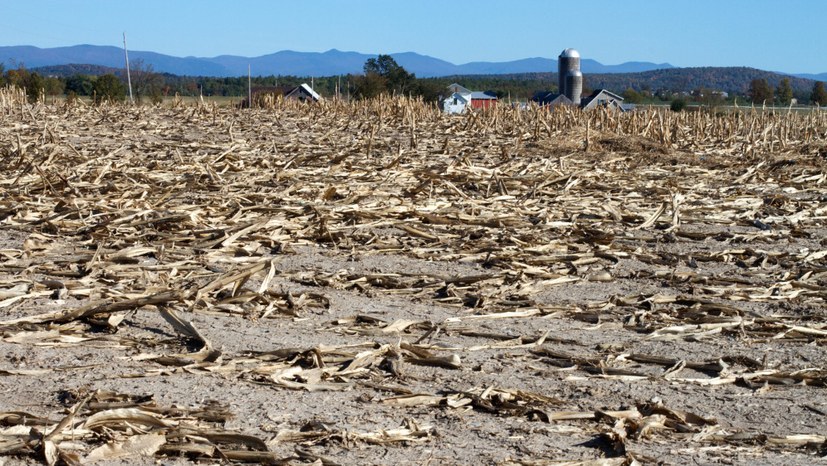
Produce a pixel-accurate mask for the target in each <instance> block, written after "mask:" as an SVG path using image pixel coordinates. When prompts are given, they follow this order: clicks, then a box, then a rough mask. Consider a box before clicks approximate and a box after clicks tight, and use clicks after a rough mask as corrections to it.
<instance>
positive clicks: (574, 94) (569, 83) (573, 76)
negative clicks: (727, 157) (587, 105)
mask: <svg viewBox="0 0 827 466" xmlns="http://www.w3.org/2000/svg"><path fill="white" fill-rule="evenodd" d="M582 93H583V73H581V72H580V70H575V71H569V73H568V74H567V75H566V97H568V98H569V100H571V101H572V102H574V105H580V95H581V94H582Z"/></svg>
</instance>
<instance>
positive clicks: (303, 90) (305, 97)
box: [284, 83, 322, 102]
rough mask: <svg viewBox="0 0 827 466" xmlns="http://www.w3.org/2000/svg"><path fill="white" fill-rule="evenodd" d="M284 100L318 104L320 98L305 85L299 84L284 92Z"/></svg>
mask: <svg viewBox="0 0 827 466" xmlns="http://www.w3.org/2000/svg"><path fill="white" fill-rule="evenodd" d="M284 98H285V99H292V100H298V101H301V102H318V101H320V100H322V96H320V95H319V94H317V93H316V91H314V90H313V88H312V87H310V86H309V85H308V84H307V83H301V84H300V85H298V86H296V87H294V88H293V89H292V90H290V92H286V93H285V94H284Z"/></svg>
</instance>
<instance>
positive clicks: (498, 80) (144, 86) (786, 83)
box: [0, 55, 827, 105]
mask: <svg viewBox="0 0 827 466" xmlns="http://www.w3.org/2000/svg"><path fill="white" fill-rule="evenodd" d="M362 71H363V73H362V74H348V75H342V76H327V77H320V78H313V87H314V89H315V90H316V91H317V92H319V93H320V94H322V95H324V96H333V95H338V96H341V97H342V98H345V99H350V98H356V99H361V98H371V97H375V96H377V95H379V94H383V93H384V94H404V95H409V96H412V97H420V98H422V99H423V100H425V101H427V102H434V101H437V100H438V99H439V98H440V97H441V96H442V95H445V94H447V92H448V91H447V87H448V85H449V84H451V83H453V82H459V83H461V84H462V85H463V86H465V87H467V88H469V89H475V90H485V91H489V92H493V93H494V94H496V95H497V97H499V98H501V99H504V98H508V97H510V98H511V99H513V100H515V101H520V100H527V99H530V98H532V97H533V96H534V95H535V94H536V93H537V92H540V91H555V90H556V82H557V78H556V73H521V74H512V75H474V76H448V77H440V78H417V77H416V75H415V74H414V73H410V72H408V71H407V70H406V69H405V68H404V67H402V66H400V65H399V64H398V63H397V62H396V61H395V60H394V59H393V58H392V57H391V56H389V55H379V56H377V57H376V58H370V59H368V60H367V61H366V62H365V64H364V67H363V70H362ZM130 75H131V80H132V91H133V96H134V98H135V99H136V100H137V101H138V102H143V101H149V102H153V103H157V102H160V101H162V100H163V99H164V97H168V96H174V95H180V96H198V95H203V96H224V97H243V96H246V95H247V86H248V81H247V77H197V76H176V75H172V74H168V73H158V72H156V71H154V69H153V67H152V66H151V65H149V64H146V63H144V62H142V61H140V60H138V61H136V62H134V63H133V64H132V65H131V66H130ZM126 80H127V77H126V73H125V72H124V70H121V69H115V68H106V67H101V66H95V65H65V66H57V67H44V68H41V69H38V70H35V71H29V70H27V69H26V68H25V67H23V66H18V67H17V68H14V69H9V70H5V68H4V67H3V66H2V65H0V86H2V85H5V84H12V85H16V86H19V87H22V88H24V89H26V92H27V94H28V95H29V97H30V98H31V99H32V100H35V99H38V98H40V97H42V96H60V95H65V96H67V97H68V98H74V97H77V96H88V97H91V98H93V99H94V100H95V101H101V100H113V101H122V100H124V99H125V98H126V95H127V90H126V85H125V84H126ZM307 81H308V78H302V77H297V76H260V77H254V78H252V85H253V86H254V87H268V88H273V87H278V86H297V85H299V84H301V83H303V82H307ZM747 83H748V84H747ZM809 86H812V87H809ZM583 87H584V89H583V90H584V95H588V94H589V93H590V92H591V91H592V90H593V89H598V88H606V89H610V90H613V91H615V92H617V93H619V94H622V95H623V97H624V98H625V99H626V100H627V101H628V102H630V103H646V102H658V101H660V102H671V101H674V100H681V99H682V100H687V99H689V100H694V101H696V102H698V103H700V104H703V105H717V104H720V103H724V100H725V99H724V95H725V94H724V91H725V92H727V93H728V94H729V99H730V101H731V100H732V98H733V97H735V96H738V97H741V98H746V99H748V100H749V101H751V102H753V103H755V104H759V105H760V104H768V105H770V104H778V105H788V104H789V103H790V102H791V100H792V99H793V98H796V99H797V100H798V102H799V103H802V104H804V103H814V104H818V105H827V96H825V90H824V83H823V82H820V81H816V82H813V81H811V80H805V79H801V78H789V77H781V76H780V75H777V74H775V73H769V72H764V71H760V70H755V69H751V68H682V69H668V70H653V71H648V72H643V73H623V74H587V75H586V76H585V77H584V86H583Z"/></svg>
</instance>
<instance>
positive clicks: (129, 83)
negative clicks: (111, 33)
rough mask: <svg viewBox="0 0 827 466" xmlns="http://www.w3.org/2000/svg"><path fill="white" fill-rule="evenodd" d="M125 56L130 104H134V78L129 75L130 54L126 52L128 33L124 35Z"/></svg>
mask: <svg viewBox="0 0 827 466" xmlns="http://www.w3.org/2000/svg"><path fill="white" fill-rule="evenodd" d="M123 56H124V58H125V59H126V82H127V84H128V85H129V103H130V104H134V103H135V101H134V100H133V99H132V76H130V74H129V53H128V52H127V51H126V32H124V33H123Z"/></svg>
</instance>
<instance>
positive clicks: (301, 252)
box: [0, 100, 827, 465]
mask: <svg viewBox="0 0 827 466" xmlns="http://www.w3.org/2000/svg"><path fill="white" fill-rule="evenodd" d="M498 112H499V113H498V114H497V115H496V116H495V115H477V116H474V115H472V116H464V117H447V116H442V115H439V114H438V113H437V112H435V111H433V110H427V109H424V108H420V107H417V106H416V105H414V104H411V103H410V102H406V101H404V100H392V101H390V102H388V101H385V102H384V103H382V104H381V106H379V105H376V104H374V105H372V106H370V105H345V104H341V105H337V104H325V105H321V106H316V107H303V106H292V105H286V104H285V105H284V106H281V107H278V108H274V109H269V110H253V111H249V110H244V111H242V110H234V109H221V108H214V107H213V108H211V107H206V106H183V105H182V106H178V107H174V108H160V107H158V108H151V107H138V108H126V107H117V106H112V107H109V106H103V107H85V106H72V105H67V106H63V107H57V106H43V105H35V106H25V107H19V108H18V107H11V106H10V107H7V108H3V109H2V114H1V115H0V158H2V162H0V169H1V171H0V173H2V175H0V190H1V191H0V192H2V200H0V335H1V336H2V338H0V393H2V396H0V452H3V456H0V464H18V463H22V464H25V463H33V462H64V463H72V462H75V461H77V462H81V463H87V462H92V461H93V460H95V459H96V458H97V461H98V463H100V464H154V463H156V462H161V463H163V464H188V463H190V462H224V461H230V462H236V461H247V462H262V463H271V464H393V463H396V464H553V463H555V462H558V461H560V462H563V461H568V462H572V463H571V464H634V463H636V462H637V463H644V464H646V463H661V464H755V463H762V464H793V465H796V464H797V465H805V464H806V465H809V464H812V463H814V462H816V463H817V462H823V461H824V455H825V454H827V445H825V437H824V435H825V432H827V367H825V361H827V348H826V347H825V344H827V306H825V297H827V291H825V285H827V258H825V256H827V252H826V251H827V228H825V219H827V188H825V175H824V173H825V157H824V154H825V153H827V152H825V151H824V148H825V144H824V140H825V138H827V129H825V128H824V126H823V125H822V126H818V125H819V124H822V123H823V121H824V119H823V118H822V119H821V120H816V123H815V126H814V128H815V130H814V132H813V133H812V134H815V136H813V137H811V140H810V141H806V143H805V141H804V140H803V139H800V140H798V139H794V138H792V137H791V136H789V137H790V139H789V140H788V141H785V144H783V145H782V144H781V143H780V142H779V143H777V144H774V145H772V146H770V143H769V142H766V143H761V142H760V141H759V140H758V139H756V141H759V142H756V143H755V144H756V147H757V148H758V150H757V151H756V150H755V147H752V148H746V147H745V145H746V142H744V144H745V145H744V148H743V149H739V148H738V147H739V146H737V145H736V144H738V143H739V142H738V141H739V140H737V139H735V140H734V141H735V142H732V141H727V142H724V141H723V139H724V137H725V135H724V134H723V133H722V134H720V135H716V134H715V132H714V131H712V130H709V129H707V130H706V132H703V131H695V132H685V133H682V134H683V136H682V137H684V138H686V141H685V144H683V145H682V143H680V142H674V143H669V144H664V143H663V142H662V141H658V140H656V139H653V138H652V137H648V136H641V135H634V134H628V133H627V134H621V133H620V130H618V129H617V128H618V126H612V125H613V123H612V121H613V119H615V118H629V119H631V118H638V119H640V125H638V126H639V127H640V128H644V126H645V124H646V122H647V121H648V120H647V118H649V115H648V114H643V115H636V116H622V115H602V116H601V115H594V116H592V117H589V118H590V119H589V124H588V128H587V127H586V124H585V121H586V120H581V119H580V118H581V117H580V116H576V117H575V116H573V117H570V118H571V120H566V119H565V118H563V117H560V116H559V115H557V116H555V115H548V114H545V113H543V112H538V113H537V114H536V115H535V114H533V113H532V114H523V115H521V114H515V113H513V112H509V111H507V110H500V111H498ZM666 117H667V118H671V117H669V115H668V114H667V115H666ZM696 118H697V117H696ZM744 118H747V117H744ZM754 118H756V121H764V123H765V124H766V125H783V124H785V123H784V121H783V120H782V119H781V117H779V119H771V118H770V119H769V121H767V120H768V119H767V117H761V116H759V117H754ZM761 118H763V120H761ZM788 118H791V117H788ZM797 118H803V117H797ZM818 121H820V122H822V123H818ZM566 122H569V123H566ZM701 123H702V122H699V123H698V124H699V125H700V124H701ZM629 124H630V125H631V123H629ZM741 124H744V121H741ZM746 124H749V121H747V122H746ZM794 124H801V125H805V124H810V125H813V124H814V123H812V122H809V123H807V122H799V121H798V120H796V121H795V122H792V123H788V127H793V126H794ZM676 127H677V126H676ZM768 127H769V126H768ZM537 128H542V129H541V130H540V131H539V132H538V130H537ZM761 130H762V129H761V128H757V129H755V131H758V132H759V133H760V131H761ZM641 131H643V129H641ZM779 131H780V130H779ZM787 131H790V132H788V133H786V134H788V135H789V134H792V133H791V130H789V129H788V130H787ZM819 131H820V132H819ZM770 134H771V135H773V134H775V132H774V131H770ZM716 138H717V139H716ZM765 141H766V140H765ZM761 144H764V145H761ZM584 148H587V149H588V150H584ZM118 409H126V410H130V411H117V410H118ZM13 413H22V414H19V415H17V416H14V415H13ZM95 416H97V417H95ZM142 416H143V417H142ZM62 420H66V422H65V423H64V424H63V425H61V426H56V425H57V424H58V423H60V421H62ZM21 426H24V428H23V429H22V430H21ZM239 434H243V435H239ZM131 438H132V439H135V440H134V441H135V442H137V441H138V440H140V441H142V442H147V445H149V444H151V446H147V447H145V448H143V449H141V448H133V447H132V444H130V443H129V439H131ZM105 445H109V446H112V447H113V448H114V447H117V448H116V451H112V452H108V453H106V454H104V453H103V451H102V450H100V449H101V448H102V446H105ZM52 447H53V448H54V450H50V448H52ZM50 451H52V453H49V452H50ZM55 451H56V452H57V453H55ZM94 452H97V453H94ZM93 453H94V454H93ZM50 455H51V456H50ZM95 455H99V456H95ZM566 464H569V463H566Z"/></svg>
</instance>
